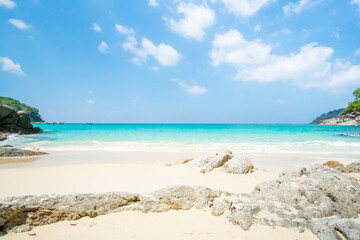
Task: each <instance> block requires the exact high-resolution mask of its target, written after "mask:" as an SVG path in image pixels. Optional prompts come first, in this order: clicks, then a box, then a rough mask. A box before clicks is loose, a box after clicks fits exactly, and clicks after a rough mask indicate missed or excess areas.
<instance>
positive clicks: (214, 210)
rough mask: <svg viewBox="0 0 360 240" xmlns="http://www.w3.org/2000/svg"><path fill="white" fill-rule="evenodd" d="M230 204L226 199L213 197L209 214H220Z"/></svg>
mask: <svg viewBox="0 0 360 240" xmlns="http://www.w3.org/2000/svg"><path fill="white" fill-rule="evenodd" d="M230 206H231V202H229V201H228V200H226V199H219V198H217V199H215V200H214V201H213V204H212V206H211V214H212V215H214V216H220V215H222V214H223V213H224V212H225V210H228V209H229V208H230Z"/></svg>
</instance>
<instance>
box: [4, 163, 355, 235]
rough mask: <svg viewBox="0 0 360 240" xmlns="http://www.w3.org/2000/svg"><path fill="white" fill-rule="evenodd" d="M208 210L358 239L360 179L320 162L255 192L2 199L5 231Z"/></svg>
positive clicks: (247, 222)
mask: <svg viewBox="0 0 360 240" xmlns="http://www.w3.org/2000/svg"><path fill="white" fill-rule="evenodd" d="M194 207H195V208H198V209H204V210H207V211H209V212H210V213H211V214H212V215H214V216H220V215H225V216H226V217H227V218H228V219H229V221H230V222H232V223H233V224H236V225H239V226H240V227H241V228H242V229H243V230H248V229H250V228H251V226H252V225H253V224H261V225H268V226H271V227H276V226H281V227H286V228H292V229H294V230H296V231H299V232H302V231H305V230H306V229H309V230H311V231H312V232H313V233H314V234H315V235H317V237H318V238H319V239H321V240H325V239H326V240H338V239H342V238H345V239H348V240H355V239H356V240H359V236H360V225H359V224H357V223H356V222H354V221H353V220H352V219H354V218H358V214H359V213H360V185H359V183H358V181H357V180H356V179H355V178H353V177H351V176H349V175H347V174H343V173H341V172H340V171H338V170H336V169H332V168H329V167H328V166H324V165H320V164H316V165H311V166H309V167H306V168H301V169H297V170H287V171H282V172H281V173H280V174H279V177H278V179H275V180H273V181H269V182H264V183H261V184H258V185H257V186H256V187H255V188H254V190H253V191H252V192H251V193H248V194H233V193H228V192H223V191H216V190H212V189H209V188H205V187H192V186H173V187H168V188H164V189H160V190H158V191H155V192H152V193H149V194H144V195H140V194H130V193H106V194H74V195H43V196H25V197H11V198H6V199H2V200H0V230H1V231H2V232H8V231H16V232H20V231H29V230H31V228H32V227H33V226H38V225H44V224H50V223H54V222H57V221H61V220H76V219H79V218H81V217H84V216H89V217H96V216H98V215H103V214H108V213H113V212H121V211H142V212H164V211H169V210H188V209H191V208H194Z"/></svg>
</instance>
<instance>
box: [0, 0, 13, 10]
mask: <svg viewBox="0 0 360 240" xmlns="http://www.w3.org/2000/svg"><path fill="white" fill-rule="evenodd" d="M0 7H6V8H14V7H16V3H15V2H14V1H11V0H0Z"/></svg>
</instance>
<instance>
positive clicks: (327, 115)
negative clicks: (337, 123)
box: [312, 108, 345, 124]
mask: <svg viewBox="0 0 360 240" xmlns="http://www.w3.org/2000/svg"><path fill="white" fill-rule="evenodd" d="M344 110H345V108H340V109H338V110H333V111H330V112H328V113H324V114H322V115H321V116H320V117H318V118H316V119H315V120H314V121H313V122H312V123H313V124H314V123H318V122H320V121H323V120H326V119H330V118H336V117H338V116H339V115H340V114H341V113H342V112H343V111H344Z"/></svg>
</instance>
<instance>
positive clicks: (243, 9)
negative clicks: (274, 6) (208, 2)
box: [213, 0, 274, 17]
mask: <svg viewBox="0 0 360 240" xmlns="http://www.w3.org/2000/svg"><path fill="white" fill-rule="evenodd" d="M216 1H221V2H223V3H224V4H225V7H226V8H227V10H228V11H229V12H230V13H234V14H236V15H238V16H241V17H250V16H252V15H254V14H255V13H256V12H257V11H259V10H260V9H261V8H262V7H264V6H266V5H267V4H268V3H270V2H273V1H274V0H213V2H216Z"/></svg>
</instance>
